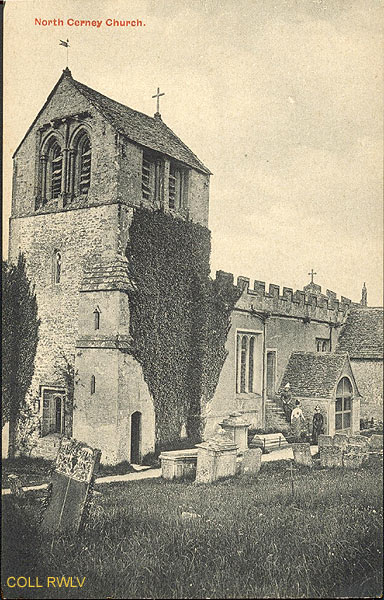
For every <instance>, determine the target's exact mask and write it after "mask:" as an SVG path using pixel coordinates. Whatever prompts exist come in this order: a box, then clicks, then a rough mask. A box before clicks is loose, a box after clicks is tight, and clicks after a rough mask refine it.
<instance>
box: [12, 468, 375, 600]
mask: <svg viewBox="0 0 384 600" xmlns="http://www.w3.org/2000/svg"><path fill="white" fill-rule="evenodd" d="M381 477H382V475H381V465H380V463H375V462H373V461H372V462H371V463H369V464H367V465H366V466H365V467H364V468H361V469H358V470H351V471H349V470H346V469H345V470H344V469H329V470H325V469H320V468H318V467H315V468H314V469H313V470H312V471H311V470H308V469H302V470H297V471H295V473H294V492H295V493H294V495H292V493H291V482H290V471H289V465H288V463H287V462H276V463H269V464H263V466H262V471H261V472H260V474H259V476H258V477H257V478H251V477H245V476H243V477H240V478H235V479H228V480H224V481H221V482H218V483H216V484H213V485H195V484H193V483H171V482H166V481H163V480H143V481H137V482H129V483H118V484H110V485H105V484H104V485H99V486H97V489H98V491H99V492H101V495H96V496H95V497H94V502H93V506H92V509H91V512H90V518H89V521H88V524H87V526H86V528H85V530H84V531H83V532H82V533H81V534H80V535H79V536H66V537H58V538H57V539H56V541H55V542H54V545H53V549H52V552H50V542H51V540H50V539H47V538H46V537H45V538H42V537H41V535H40V534H39V533H38V531H37V525H36V520H37V514H38V510H39V501H38V495H37V494H36V493H35V492H30V493H27V495H26V498H25V499H23V500H16V499H14V498H11V497H7V498H6V502H4V509H5V510H4V511H3V512H4V514H5V516H4V548H3V552H4V555H5V561H4V564H3V591H4V595H5V597H7V598H17V597H21V596H22V597H23V598H37V597H38V598H106V597H109V598H268V597H274V598H336V597H371V598H372V597H379V596H380V594H381V593H382V578H381V573H382V493H381V490H382V483H381ZM183 512H188V513H196V514H197V515H199V516H197V517H195V518H185V515H184V517H183V515H182V513H183ZM9 575H13V576H18V575H24V576H26V577H28V576H31V577H33V578H35V577H36V576H38V577H39V581H40V583H43V584H44V585H45V582H46V578H47V576H59V577H60V576H62V575H65V576H73V577H76V576H78V577H79V578H82V577H84V576H85V577H86V581H85V584H84V586H83V588H81V589H66V590H65V591H63V590H62V589H61V590H59V589H53V588H49V589H47V588H45V587H44V588H39V589H37V590H36V589H33V588H32V589H28V588H24V589H22V590H21V589H17V588H16V589H14V590H12V589H9V588H8V587H7V586H6V585H4V584H6V580H7V577H8V576H9Z"/></svg>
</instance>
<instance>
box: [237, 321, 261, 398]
mask: <svg viewBox="0 0 384 600" xmlns="http://www.w3.org/2000/svg"><path fill="white" fill-rule="evenodd" d="M260 343H261V332H252V331H244V332H242V331H239V332H238V333H237V348H236V393H237V394H260V393H261V374H262V373H261V366H262V365H261V346H260Z"/></svg>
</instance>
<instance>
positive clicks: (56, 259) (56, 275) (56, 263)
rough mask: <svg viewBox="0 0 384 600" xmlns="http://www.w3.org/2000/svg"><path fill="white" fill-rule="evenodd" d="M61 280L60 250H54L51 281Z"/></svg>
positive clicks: (57, 281)
mask: <svg viewBox="0 0 384 600" xmlns="http://www.w3.org/2000/svg"><path fill="white" fill-rule="evenodd" d="M60 281H61V252H59V250H55V252H54V253H53V283H60Z"/></svg>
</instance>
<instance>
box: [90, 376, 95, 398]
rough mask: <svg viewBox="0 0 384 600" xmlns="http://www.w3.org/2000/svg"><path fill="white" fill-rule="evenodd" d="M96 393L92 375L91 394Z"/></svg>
mask: <svg viewBox="0 0 384 600" xmlns="http://www.w3.org/2000/svg"><path fill="white" fill-rule="evenodd" d="M95 391H96V378H95V376H94V375H92V376H91V394H94V393H95Z"/></svg>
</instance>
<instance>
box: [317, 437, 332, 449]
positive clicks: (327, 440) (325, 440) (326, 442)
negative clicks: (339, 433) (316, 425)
mask: <svg viewBox="0 0 384 600" xmlns="http://www.w3.org/2000/svg"><path fill="white" fill-rule="evenodd" d="M318 445H319V452H321V449H322V448H326V447H328V446H333V437H332V436H331V435H325V434H324V433H321V434H320V435H319V439H318Z"/></svg>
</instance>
